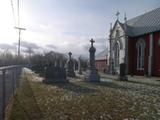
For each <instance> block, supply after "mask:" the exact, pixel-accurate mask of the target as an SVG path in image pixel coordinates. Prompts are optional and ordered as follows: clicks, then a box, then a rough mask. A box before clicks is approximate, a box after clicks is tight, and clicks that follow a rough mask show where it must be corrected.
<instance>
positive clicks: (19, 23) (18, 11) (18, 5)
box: [17, 0, 20, 27]
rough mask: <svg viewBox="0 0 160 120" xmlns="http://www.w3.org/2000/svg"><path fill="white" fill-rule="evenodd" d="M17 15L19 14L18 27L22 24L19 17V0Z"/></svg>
mask: <svg viewBox="0 0 160 120" xmlns="http://www.w3.org/2000/svg"><path fill="white" fill-rule="evenodd" d="M17 15H18V27H19V26H20V19H19V0H17Z"/></svg>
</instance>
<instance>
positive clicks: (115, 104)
mask: <svg viewBox="0 0 160 120" xmlns="http://www.w3.org/2000/svg"><path fill="white" fill-rule="evenodd" d="M90 42H91V46H90V48H89V66H88V69H87V70H86V72H85V71H83V70H82V68H81V64H80V63H81V58H78V60H79V61H78V70H77V71H74V62H73V59H72V57H71V55H72V53H71V52H69V53H68V60H66V67H65V65H64V63H63V62H60V60H59V61H55V62H52V65H51V64H49V65H48V66H47V65H46V66H45V67H44V75H41V74H38V73H35V72H34V70H35V69H34V70H31V69H28V68H24V69H23V71H22V75H21V78H20V79H21V80H20V81H21V82H20V87H19V88H18V90H17V93H16V94H15V95H14V99H15V100H14V101H13V102H12V104H11V106H12V109H11V108H10V109H9V108H8V109H7V112H6V116H7V117H8V119H26V120H28V119H34V120H45V119H49V120H53V119H55V120H57V119H58V120H61V119H62V120H67V119H73V120H82V119H86V120H88V119H96V120H97V119H101V120H108V119H111V120H122V119H124V120H125V119H138V120H141V119H151V120H152V119H155V118H159V117H160V114H159V109H160V107H159V106H160V105H159V103H160V101H159V100H160V94H159V87H160V82H159V81H160V80H158V78H152V81H150V80H149V79H147V78H146V79H142V78H141V77H140V78H139V77H135V78H133V77H129V76H128V78H127V80H126V79H125V81H124V78H125V74H124V71H123V67H124V66H123V65H122V68H121V69H122V72H121V74H120V76H117V77H116V76H111V75H106V74H104V73H98V72H97V71H96V69H95V51H96V49H95V47H94V46H93V43H94V42H95V41H94V40H93V39H91V40H90ZM61 61H62V60H61ZM77 76H81V77H77ZM100 76H101V77H100ZM121 77H122V78H121ZM123 77H124V78H123ZM122 79H123V80H122ZM13 108H14V109H13ZM7 113H8V114H7Z"/></svg>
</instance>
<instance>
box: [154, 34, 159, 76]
mask: <svg viewBox="0 0 160 120" xmlns="http://www.w3.org/2000/svg"><path fill="white" fill-rule="evenodd" d="M159 39H160V31H159V32H155V33H154V34H153V40H154V43H153V44H154V47H153V48H154V51H153V75H154V76H160V47H159V46H158V40H159Z"/></svg>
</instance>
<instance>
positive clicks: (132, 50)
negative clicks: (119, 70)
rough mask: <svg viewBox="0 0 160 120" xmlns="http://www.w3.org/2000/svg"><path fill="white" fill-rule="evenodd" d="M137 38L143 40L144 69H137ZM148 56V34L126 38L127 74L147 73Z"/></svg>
mask: <svg viewBox="0 0 160 120" xmlns="http://www.w3.org/2000/svg"><path fill="white" fill-rule="evenodd" d="M139 39H144V41H145V44H146V46H145V56H144V69H143V70H137V49H136V43H137V41H138V40H139ZM148 56H149V34H147V35H143V36H138V37H134V38H131V37H129V40H128V58H129V61H128V62H129V63H128V64H129V74H135V75H144V74H146V73H148Z"/></svg>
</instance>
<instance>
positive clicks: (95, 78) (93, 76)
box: [84, 70, 100, 82]
mask: <svg viewBox="0 0 160 120" xmlns="http://www.w3.org/2000/svg"><path fill="white" fill-rule="evenodd" d="M93 71H94V72H93ZM84 79H85V81H87V82H100V75H99V74H98V73H97V71H96V70H88V71H87V72H86V75H85V78H84Z"/></svg>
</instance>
